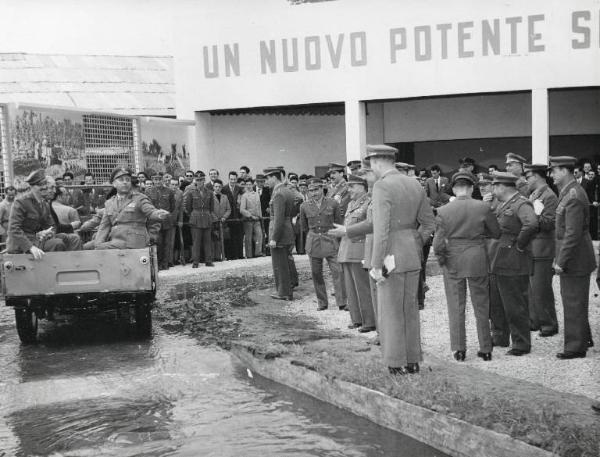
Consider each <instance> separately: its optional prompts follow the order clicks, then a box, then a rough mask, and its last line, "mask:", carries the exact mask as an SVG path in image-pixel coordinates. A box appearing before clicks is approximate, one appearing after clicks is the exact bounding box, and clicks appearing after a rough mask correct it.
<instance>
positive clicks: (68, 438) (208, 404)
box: [0, 303, 443, 457]
mask: <svg viewBox="0 0 600 457" xmlns="http://www.w3.org/2000/svg"><path fill="white" fill-rule="evenodd" d="M2 305H3V303H2ZM42 330H43V333H42V335H41V342H40V344H38V345H35V346H21V344H20V343H19V340H18V337H17V335H16V331H15V329H14V321H13V314H12V310H11V309H9V308H6V307H4V306H2V307H1V308H0V456H13V455H14V456H104V455H106V456H138V455H143V456H244V457H250V456H261V457H264V456H340V457H341V456H357V457H358V456H365V457H367V456H368V457H371V456H373V457H374V456H411V457H413V456H442V455H443V454H442V453H440V452H438V451H436V450H435V449H432V448H430V447H428V446H425V445H423V444H421V443H419V442H416V441H414V440H412V439H410V438H408V437H405V436H403V435H401V434H398V433H395V432H393V431H390V430H387V429H385V428H382V427H378V426H376V425H374V424H373V423H371V422H369V421H367V420H364V419H361V418H359V417H357V416H354V415H352V414H350V413H347V412H345V411H342V410H340V409H337V408H335V407H333V406H330V405H328V404H325V403H322V402H320V401H318V400H315V399H313V398H312V397H309V396H306V395H303V394H300V393H298V392H296V391H294V390H292V389H289V388H287V387H284V386H281V385H279V384H276V383H273V382H271V381H269V380H266V379H264V378H261V377H260V376H257V375H254V374H252V373H250V372H249V371H248V370H247V369H246V368H245V367H244V366H242V365H241V364H240V362H238V361H237V359H235V358H234V357H232V356H231V355H230V354H229V353H228V352H226V351H223V350H221V349H219V348H217V347H206V346H202V345H200V344H199V343H198V342H197V341H196V340H194V339H193V338H191V337H189V336H185V335H182V334H178V333H175V332H167V331H165V330H163V329H161V328H160V327H159V326H157V325H155V328H154V337H153V338H152V340H150V341H138V340H135V339H133V338H132V337H131V336H130V333H131V332H130V331H129V328H128V326H127V323H124V322H119V321H115V320H114V319H111V318H104V319H102V318H100V319H98V318H87V319H85V318H82V319H76V320H75V321H73V320H72V319H69V320H64V321H61V320H60V319H59V320H58V321H57V322H54V323H48V324H44V327H43V329H42Z"/></svg>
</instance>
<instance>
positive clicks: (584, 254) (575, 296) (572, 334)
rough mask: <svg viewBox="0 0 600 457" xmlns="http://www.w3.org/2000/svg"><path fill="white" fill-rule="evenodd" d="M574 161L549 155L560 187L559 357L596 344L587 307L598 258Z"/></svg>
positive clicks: (574, 354)
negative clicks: (561, 325)
mask: <svg viewBox="0 0 600 457" xmlns="http://www.w3.org/2000/svg"><path fill="white" fill-rule="evenodd" d="M575 164H576V159H575V157H571V156H559V157H550V166H551V167H552V178H553V180H554V184H556V185H557V187H558V189H559V191H560V192H559V194H558V206H557V208H556V257H555V259H554V271H555V273H556V274H558V275H559V276H560V295H561V297H562V302H563V307H564V320H565V324H564V327H565V329H564V334H565V337H564V350H563V351H562V352H559V353H558V354H556V356H557V357H558V358H559V359H572V358H576V357H585V355H586V352H587V350H588V348H589V347H591V346H592V345H593V341H592V334H591V331H590V323H589V317H588V309H589V289H590V273H591V272H592V271H594V269H595V268H596V258H595V255H594V248H593V246H592V239H591V237H590V232H589V230H588V227H589V221H590V210H589V204H590V202H589V200H588V198H587V195H586V193H585V190H584V189H583V187H581V186H580V185H579V184H578V183H577V181H576V180H575V177H574V176H573V170H574V168H575Z"/></svg>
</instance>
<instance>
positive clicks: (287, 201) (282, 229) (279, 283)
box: [263, 167, 294, 301]
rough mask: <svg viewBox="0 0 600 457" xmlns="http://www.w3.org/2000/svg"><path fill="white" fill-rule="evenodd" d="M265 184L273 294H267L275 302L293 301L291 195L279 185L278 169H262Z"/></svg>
mask: <svg viewBox="0 0 600 457" xmlns="http://www.w3.org/2000/svg"><path fill="white" fill-rule="evenodd" d="M263 173H264V174H265V176H266V177H267V185H268V186H269V187H270V188H271V189H272V194H271V202H270V204H269V214H270V215H271V223H270V224H269V248H270V249H271V262H272V264H273V276H274V277H275V287H276V289H277V293H276V294H273V295H271V297H272V298H274V299H276V300H288V301H291V300H293V294H292V278H291V275H292V273H291V271H290V264H289V262H288V254H289V250H290V248H291V246H292V245H293V244H294V229H293V228H292V217H293V216H294V195H293V194H292V192H291V191H290V190H289V189H288V188H287V187H286V186H285V184H284V183H283V177H284V171H283V169H282V168H280V167H272V168H265V169H264V171H263Z"/></svg>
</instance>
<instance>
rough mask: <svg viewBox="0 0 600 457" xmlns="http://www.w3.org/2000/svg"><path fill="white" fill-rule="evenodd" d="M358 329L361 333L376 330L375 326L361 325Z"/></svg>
mask: <svg viewBox="0 0 600 457" xmlns="http://www.w3.org/2000/svg"><path fill="white" fill-rule="evenodd" d="M358 331H359V332H360V333H369V332H374V331H375V327H361V328H359V329H358Z"/></svg>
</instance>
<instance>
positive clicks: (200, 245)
mask: <svg viewBox="0 0 600 457" xmlns="http://www.w3.org/2000/svg"><path fill="white" fill-rule="evenodd" d="M191 231H192V262H194V263H200V249H203V250H204V261H205V262H206V263H209V262H212V258H213V257H212V239H211V228H210V227H208V228H198V227H191Z"/></svg>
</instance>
